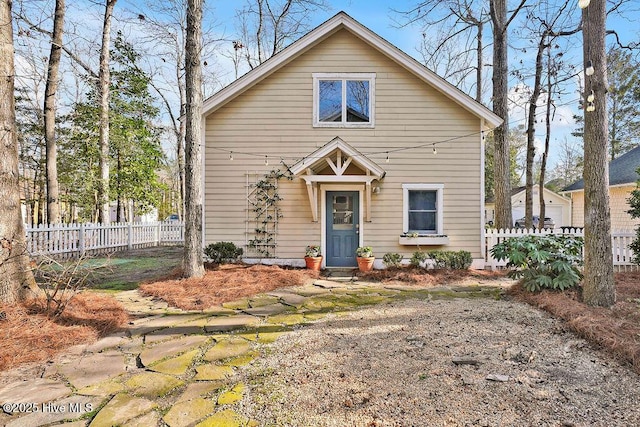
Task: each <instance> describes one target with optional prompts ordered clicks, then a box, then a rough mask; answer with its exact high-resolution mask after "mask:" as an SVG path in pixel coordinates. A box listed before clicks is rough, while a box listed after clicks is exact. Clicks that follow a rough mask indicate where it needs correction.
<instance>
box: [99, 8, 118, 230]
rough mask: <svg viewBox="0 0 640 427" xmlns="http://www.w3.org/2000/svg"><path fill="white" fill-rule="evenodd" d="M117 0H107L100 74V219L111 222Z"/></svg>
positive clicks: (106, 222) (105, 222)
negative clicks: (111, 53) (113, 36)
mask: <svg viewBox="0 0 640 427" xmlns="http://www.w3.org/2000/svg"><path fill="white" fill-rule="evenodd" d="M116 1H117V0H106V2H107V3H106V7H105V11H104V24H103V27H102V46H101V47H100V73H99V76H98V84H99V92H100V119H99V120H100V139H99V146H100V179H99V181H98V205H99V206H98V209H99V216H98V221H99V222H102V223H104V224H108V223H109V222H110V219H111V218H110V215H109V201H110V200H109V83H110V81H111V72H110V70H109V47H110V44H111V17H112V16H113V8H114V6H115V5H116Z"/></svg>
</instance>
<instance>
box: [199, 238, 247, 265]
mask: <svg viewBox="0 0 640 427" xmlns="http://www.w3.org/2000/svg"><path fill="white" fill-rule="evenodd" d="M242 253H243V251H242V248H239V247H237V246H236V245H235V244H233V243H232V242H217V243H212V244H210V245H209V246H207V247H206V248H204V254H205V255H206V256H208V257H209V258H211V261H213V262H214V263H216V264H222V263H225V262H237V261H238V258H240V257H241V256H242Z"/></svg>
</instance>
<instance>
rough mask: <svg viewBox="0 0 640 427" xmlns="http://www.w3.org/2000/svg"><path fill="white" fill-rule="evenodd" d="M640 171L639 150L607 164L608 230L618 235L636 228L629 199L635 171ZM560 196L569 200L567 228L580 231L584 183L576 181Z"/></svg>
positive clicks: (637, 177) (639, 223) (634, 187)
mask: <svg viewBox="0 0 640 427" xmlns="http://www.w3.org/2000/svg"><path fill="white" fill-rule="evenodd" d="M639 167H640V147H636V148H634V149H633V150H631V151H629V152H627V153H625V154H623V155H622V156H620V157H618V158H617V159H615V160H612V161H611V162H610V163H609V206H610V209H611V230H613V231H618V230H620V231H622V230H631V229H635V227H636V226H637V225H640V220H639V219H634V218H631V215H629V212H628V211H629V209H631V207H630V206H629V197H630V196H631V191H633V190H635V189H636V188H637V182H638V179H639V178H640V177H639V176H638V173H637V170H638V168H639ZM562 192H563V193H565V194H567V195H569V197H571V201H572V203H571V205H572V211H571V225H573V226H575V227H584V180H582V179H581V180H579V181H576V182H574V183H573V184H571V185H569V186H568V187H565V188H564V189H563V190H562Z"/></svg>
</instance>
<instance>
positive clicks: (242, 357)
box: [0, 280, 502, 427]
mask: <svg viewBox="0 0 640 427" xmlns="http://www.w3.org/2000/svg"><path fill="white" fill-rule="evenodd" d="M501 292H502V288H501V287H500V286H495V285H489V286H484V285H483V286H481V285H476V286H464V287H461V286H458V287H455V286H454V287H439V288H416V287H415V286H404V285H394V286H391V285H389V286H384V285H381V284H372V283H360V282H351V281H346V282H340V281H333V280H332V281H330V280H316V281H314V282H313V283H309V284H307V285H305V286H299V287H291V288H282V289H278V290H275V291H272V292H269V293H266V294H260V295H255V296H253V297H250V298H245V299H241V300H238V301H233V302H229V303H225V304H223V305H222V306H220V307H216V308H212V309H209V310H206V311H197V312H196V311H182V310H178V309H175V308H171V307H168V306H167V304H166V303H163V302H159V301H157V300H153V299H151V298H145V297H142V296H141V295H140V294H139V293H138V292H137V291H127V292H121V293H119V294H117V298H118V299H119V300H120V301H121V302H122V303H123V304H124V305H125V307H126V308H127V310H128V311H129V312H130V313H132V315H133V316H134V317H136V316H138V318H137V319H136V320H133V321H132V322H131V324H130V326H129V329H128V330H127V331H124V332H121V333H118V334H114V335H111V336H108V337H105V338H102V339H101V340H99V341H97V342H95V343H93V344H91V345H86V346H77V347H74V348H72V349H70V351H69V352H68V354H66V355H65V356H64V357H62V358H59V359H57V360H56V362H55V363H52V364H50V365H49V366H47V367H46V368H44V369H42V370H41V371H40V372H39V373H38V375H37V376H34V375H32V376H31V377H24V375H23V376H21V377H20V378H19V379H18V378H17V377H16V378H14V381H9V380H8V379H7V376H6V375H4V376H5V378H4V379H3V380H4V381H3V382H0V384H5V385H4V386H2V387H0V404H2V405H3V411H0V425H7V426H10V427H15V426H28V427H32V426H54V425H63V424H64V426H65V427H76V426H87V425H89V426H92V427H95V426H112V425H126V426H155V425H160V424H161V423H162V425H168V426H170V427H181V426H219V427H223V426H233V427H236V426H253V425H257V423H255V422H254V421H252V420H250V419H247V418H246V417H244V416H243V415H242V414H239V413H236V412H234V411H233V408H234V405H233V404H234V403H236V402H238V401H240V400H241V399H242V398H243V393H244V390H245V387H246V385H245V384H242V383H241V382H239V381H238V379H237V377H238V375H237V374H236V372H237V371H238V370H239V369H242V366H244V365H246V364H249V363H251V362H252V361H253V360H254V359H255V358H258V357H260V354H261V352H263V351H265V350H267V349H268V346H269V345H272V344H273V343H274V341H275V340H277V339H278V337H279V336H281V335H282V334H286V333H288V332H290V331H293V330H295V329H296V328H301V327H304V325H305V324H309V323H311V322H315V321H318V320H320V319H322V318H323V317H325V316H327V315H331V316H339V315H341V314H342V313H345V312H348V311H350V310H354V309H357V308H359V307H362V306H367V305H373V304H382V303H389V302H393V301H398V300H405V299H412V298H421V299H425V298H426V299H437V298H456V297H467V298H475V297H485V298H486V297H489V298H499V296H500V294H501Z"/></svg>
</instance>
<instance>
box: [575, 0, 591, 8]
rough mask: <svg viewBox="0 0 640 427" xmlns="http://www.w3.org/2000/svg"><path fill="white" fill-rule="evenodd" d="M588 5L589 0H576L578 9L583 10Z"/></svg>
mask: <svg viewBox="0 0 640 427" xmlns="http://www.w3.org/2000/svg"><path fill="white" fill-rule="evenodd" d="M589 3H591V0H578V7H579V8H580V9H585V8H586V7H587V6H589Z"/></svg>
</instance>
